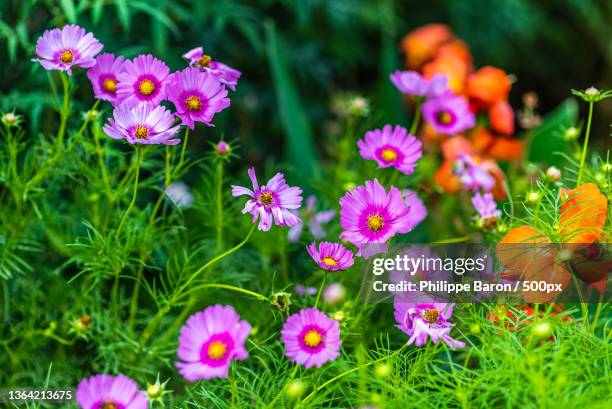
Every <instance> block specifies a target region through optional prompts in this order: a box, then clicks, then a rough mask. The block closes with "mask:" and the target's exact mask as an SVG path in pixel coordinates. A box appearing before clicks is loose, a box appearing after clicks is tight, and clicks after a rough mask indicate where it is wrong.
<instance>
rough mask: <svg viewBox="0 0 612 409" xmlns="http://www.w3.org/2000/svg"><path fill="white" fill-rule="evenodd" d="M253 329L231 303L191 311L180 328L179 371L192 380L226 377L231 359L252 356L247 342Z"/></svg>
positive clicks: (177, 363) (177, 364)
mask: <svg viewBox="0 0 612 409" xmlns="http://www.w3.org/2000/svg"><path fill="white" fill-rule="evenodd" d="M250 332H251V324H249V323H248V322H247V321H244V320H242V321H241V320H240V316H238V314H237V313H236V311H235V310H234V308H233V307H231V306H222V305H218V304H217V305H213V306H210V307H208V308H206V309H205V310H204V311H201V312H198V313H196V314H194V315H192V316H191V317H189V319H188V320H187V323H186V324H185V325H183V327H182V328H181V335H180V337H179V346H178V349H177V351H176V353H177V355H178V357H179V359H180V361H178V362H176V366H177V367H178V368H179V373H180V374H181V376H182V377H183V378H185V379H187V380H188V381H190V382H195V381H198V380H200V379H212V378H226V377H227V374H228V371H229V367H230V364H231V363H232V359H237V360H242V359H247V358H248V357H249V353H248V352H247V350H246V348H245V347H244V343H245V341H246V339H247V338H248V336H249V334H250Z"/></svg>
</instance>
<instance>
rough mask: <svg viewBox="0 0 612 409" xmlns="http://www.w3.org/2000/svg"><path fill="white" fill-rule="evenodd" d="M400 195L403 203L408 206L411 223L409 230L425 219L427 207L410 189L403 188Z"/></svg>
mask: <svg viewBox="0 0 612 409" xmlns="http://www.w3.org/2000/svg"><path fill="white" fill-rule="evenodd" d="M402 197H403V198H404V204H405V205H406V206H408V207H409V208H410V221H411V223H412V227H411V228H410V230H412V229H414V228H415V227H416V226H417V225H418V224H419V223H421V222H422V221H423V220H425V218H426V217H427V209H426V208H425V204H424V203H423V201H422V200H421V199H420V198H419V197H418V196H417V194H416V193H415V192H413V191H412V190H410V189H405V190H404V191H403V192H402Z"/></svg>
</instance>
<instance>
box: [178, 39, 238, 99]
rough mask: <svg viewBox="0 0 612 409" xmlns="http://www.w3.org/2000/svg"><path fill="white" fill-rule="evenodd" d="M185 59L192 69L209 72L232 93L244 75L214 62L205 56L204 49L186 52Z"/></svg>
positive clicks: (198, 48)
mask: <svg viewBox="0 0 612 409" xmlns="http://www.w3.org/2000/svg"><path fill="white" fill-rule="evenodd" d="M183 58H184V59H186V60H187V61H189V65H191V66H192V67H199V68H200V69H201V70H202V71H205V72H209V73H210V74H212V75H213V76H214V77H215V78H217V80H218V81H219V82H221V83H222V84H225V85H226V86H227V87H228V88H229V89H231V90H232V91H235V90H236V85H237V84H238V79H240V76H241V75H242V74H241V73H240V71H238V70H235V69H233V68H232V67H229V66H227V65H225V64H223V63H220V62H218V61H213V60H212V58H210V56H208V55H206V54H204V49H203V48H202V47H197V48H194V49H193V50H190V51H188V52H186V53H185V54H183Z"/></svg>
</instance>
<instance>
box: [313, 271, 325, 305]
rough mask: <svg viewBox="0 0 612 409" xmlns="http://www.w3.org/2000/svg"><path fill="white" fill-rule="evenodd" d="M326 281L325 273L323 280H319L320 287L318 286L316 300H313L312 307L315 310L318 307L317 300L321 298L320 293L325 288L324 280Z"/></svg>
mask: <svg viewBox="0 0 612 409" xmlns="http://www.w3.org/2000/svg"><path fill="white" fill-rule="evenodd" d="M326 279H327V273H326V272H325V271H324V272H323V280H321V285H320V286H319V292H317V299H316V300H315V303H314V307H315V308H317V306H318V305H319V299H320V298H321V293H322V292H323V287H324V286H325V280H326Z"/></svg>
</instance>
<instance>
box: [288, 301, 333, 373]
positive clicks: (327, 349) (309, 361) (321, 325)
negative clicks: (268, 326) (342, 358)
mask: <svg viewBox="0 0 612 409" xmlns="http://www.w3.org/2000/svg"><path fill="white" fill-rule="evenodd" d="M281 339H282V341H283V342H284V344H285V355H287V357H288V358H289V359H291V360H292V361H293V362H295V363H297V364H301V365H304V366H305V367H306V368H311V367H313V366H316V367H321V366H322V365H323V364H324V363H325V362H328V361H333V360H334V359H336V358H337V357H338V355H340V325H339V324H338V321H336V320H333V319H331V318H329V317H328V316H327V315H325V314H324V313H323V312H321V311H319V310H317V309H316V308H306V309H303V310H301V311H300V312H298V313H296V314H293V315H291V316H290V317H289V318H287V322H285V326H284V327H283V330H282V331H281Z"/></svg>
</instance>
